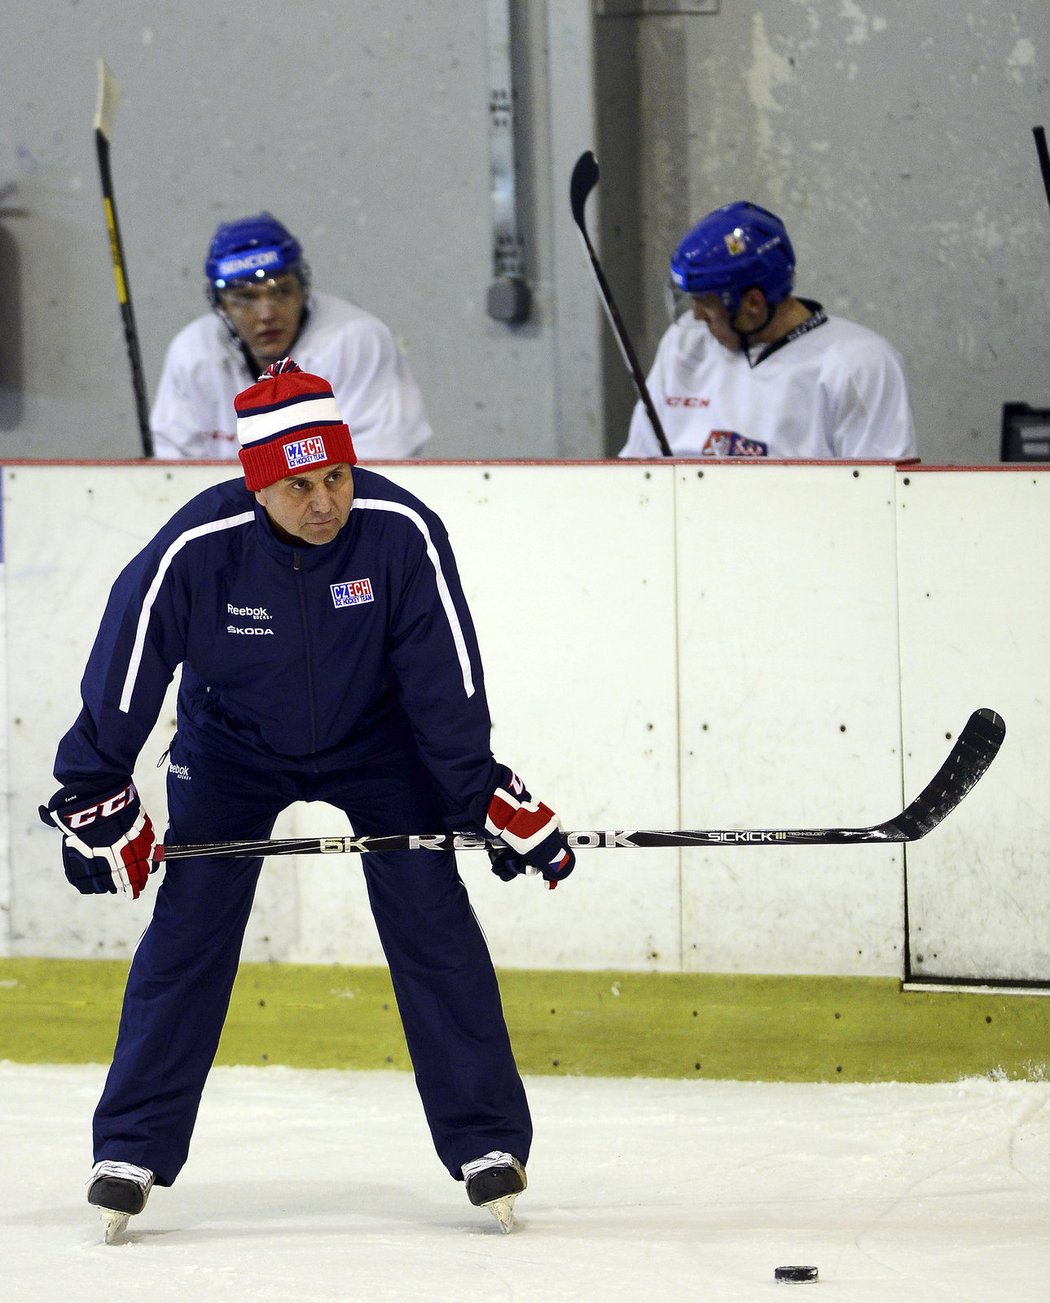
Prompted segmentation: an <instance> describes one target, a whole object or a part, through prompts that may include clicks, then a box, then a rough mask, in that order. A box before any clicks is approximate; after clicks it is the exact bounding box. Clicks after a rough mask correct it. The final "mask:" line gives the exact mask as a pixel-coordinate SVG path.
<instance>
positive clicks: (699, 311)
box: [693, 294, 740, 353]
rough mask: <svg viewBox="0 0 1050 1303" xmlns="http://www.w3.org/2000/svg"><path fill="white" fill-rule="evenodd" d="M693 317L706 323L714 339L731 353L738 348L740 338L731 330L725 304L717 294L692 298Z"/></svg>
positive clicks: (731, 326) (699, 295)
mask: <svg viewBox="0 0 1050 1303" xmlns="http://www.w3.org/2000/svg"><path fill="white" fill-rule="evenodd" d="M693 316H694V317H695V318H696V319H697V321H704V322H706V323H707V328H708V330H710V332H711V334H712V335H714V337H715V339H717V340H718V342H719V343H720V344H721V345H722V346H723V348H728V349H730V350H731V351H732V352H734V353H736V352H737V351H738V350H739V348H740V336H739V335H738V334H737V332H736V331H735V330H734V329H733V323H732V321H731V320H730V318H729V313H728V311H727V310H726V306H725V304H724V303H723V302H722V300H721V299H720V298H719V296H718V295H717V294H698V295H696V296H695V297H694V298H693Z"/></svg>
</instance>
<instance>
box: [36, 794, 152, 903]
mask: <svg viewBox="0 0 1050 1303" xmlns="http://www.w3.org/2000/svg"><path fill="white" fill-rule="evenodd" d="M40 818H41V819H42V820H43V822H44V823H46V824H48V825H51V824H55V825H57V826H58V827H59V828H60V829H61V830H62V833H63V837H62V867H63V868H64V869H65V871H66V877H67V878H68V879H69V881H70V882H71V883H72V884H73V886H74V887H76V889H77V891H80V892H83V893H84V895H91V894H93V893H95V892H102V891H109V892H117V891H125V892H127V891H130V892H131V895H132V898H133V899H137V898H138V896H139V895H140V894H141V892H142V889H143V887H145V885H146V879H147V878H148V877H149V875H150V874H151V873H152V872H153V870H154V869H155V868H156V867H157V866H156V865H155V864H154V863H153V859H152V856H153V847H154V844H155V842H156V840H157V839H156V837H155V836H154V833H153V824H152V822H151V821H150V817H149V815H148V814H147V813H146V812H145V810H143V808H142V803H141V801H140V800H139V794H138V792H137V791H136V790H135V784H134V783H128V784H126V786H124V787H118V788H117V789H116V791H113V792H108V793H105V794H104V795H102V796H82V795H81V794H80V793H79V792H77V791H76V790H75V789H73V788H71V787H63V788H62V789H61V790H60V791H58V792H56V793H55V794H54V796H53V797H52V798H51V800H50V801H49V802H48V804H47V805H42V806H41V807H40Z"/></svg>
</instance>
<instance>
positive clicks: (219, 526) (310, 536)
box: [41, 359, 573, 1238]
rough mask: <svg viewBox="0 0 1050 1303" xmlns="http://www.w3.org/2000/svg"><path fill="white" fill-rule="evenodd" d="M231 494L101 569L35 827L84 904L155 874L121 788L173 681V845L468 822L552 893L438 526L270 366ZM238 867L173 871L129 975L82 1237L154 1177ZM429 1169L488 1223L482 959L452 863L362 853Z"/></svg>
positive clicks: (512, 1180) (141, 819)
mask: <svg viewBox="0 0 1050 1303" xmlns="http://www.w3.org/2000/svg"><path fill="white" fill-rule="evenodd" d="M235 406H236V409H237V425H238V438H239V440H240V443H241V453H240V457H241V462H242V464H243V467H244V480H243V481H242V480H240V479H237V480H232V481H229V482H226V483H223V484H220V485H217V486H216V487H214V488H210V489H206V490H205V491H204V492H203V493H201V494H199V495H198V496H197V497H195V498H194V499H192V501H190V502H189V503H188V504H187V505H186V506H185V507H183V508H182V509H181V510H180V511H178V512H176V514H175V515H174V516H173V517H172V518H171V520H169V521H168V523H167V524H166V525H165V526H164V527H163V528H162V529H161V530H160V532H159V533H158V534H157V536H156V537H155V538H154V539H153V541H152V542H151V543H149V544H148V545H147V546H146V547H145V548H144V549H143V550H142V551H141V552H140V553H139V555H138V556H137V557H135V559H134V560H133V561H132V562H131V563H130V564H129V565H128V566H127V567H126V568H125V570H124V571H123V572H122V574H121V575H120V576H119V577H118V579H117V581H116V583H115V584H114V586H113V589H112V592H111V594H110V599H109V603H108V606H107V608H106V612H105V614H104V616H103V619H102V624H101V627H100V629H99V633H98V636H97V638H96V640H95V645H94V648H93V650H92V652H91V656H90V658H89V660H88V664H87V669H86V672H85V674H84V679H83V684H82V694H83V709H82V711H81V713H80V715H79V717H78V719H77V721H76V723H75V724H74V725H73V727H72V728H71V729H70V731H69V732H68V733H67V734H66V736H65V737H64V738H63V739H62V741H61V743H60V745H59V748H58V756H57V759H56V762H55V777H56V778H57V780H58V781H59V783H61V784H62V786H61V789H60V790H59V791H58V792H56V794H55V795H54V797H53V798H52V799H51V801H50V802H49V804H48V806H47V807H46V808H45V807H42V808H41V817H42V818H43V819H44V820H45V822H48V823H55V824H57V825H58V827H59V828H61V829H62V831H63V834H64V838H63V846H62V854H63V863H64V867H65V872H66V876H67V877H68V878H69V879H70V881H71V882H72V883H73V884H74V885H75V886H76V887H77V888H78V889H79V890H80V891H82V892H98V891H106V892H115V891H118V890H120V891H130V892H131V893H132V895H133V896H135V897H137V896H138V895H139V893H140V892H141V891H142V890H143V888H144V887H145V885H146V882H147V879H148V875H149V873H150V872H151V870H152V869H153V868H154V867H155V865H154V863H153V860H152V852H153V847H154V844H155V838H154V833H153V827H152V824H151V821H150V819H149V816H148V815H147V814H146V813H145V811H144V810H142V808H141V805H140V802H139V798H138V794H137V792H136V790H135V787H134V783H133V781H132V776H133V772H134V767H135V763H136V760H137V758H138V754H139V751H140V750H141V748H142V746H143V744H144V742H145V740H146V738H147V736H148V735H149V733H150V731H151V729H152V728H153V726H154V724H155V723H156V720H157V717H158V714H159V711H160V708H161V704H162V701H163V698H164V694H165V690H166V688H167V686H168V684H169V682H170V681H171V678H172V676H173V674H174V672H175V670H176V668H177V667H178V666H180V665H181V666H182V677H181V682H180V688H179V694H178V726H177V732H176V735H175V738H174V740H173V742H172V745H171V756H170V765H169V774H168V783H167V798H168V832H167V838H168V840H170V841H172V842H208V841H219V840H223V841H226V840H242V839H257V838H266V837H268V836H269V835H270V833H271V831H272V828H273V825H274V822H275V820H276V818H277V816H278V814H279V813H280V812H281V811H282V810H283V809H285V808H286V807H287V806H288V805H290V804H291V803H292V802H295V801H326V802H329V803H331V804H332V805H335V806H337V807H339V808H340V809H342V810H344V811H345V812H346V814H347V816H348V818H349V819H350V822H351V824H352V825H353V828H354V831H355V833H357V834H359V835H368V834H382V833H390V832H400V831H408V832H413V831H430V830H434V829H440V828H441V827H442V826H445V827H447V828H449V829H452V830H457V831H459V830H465V831H473V832H487V833H488V834H489V835H490V836H495V837H499V839H500V845H499V846H498V847H492V848H490V858H491V860H492V866H493V870H494V871H495V872H497V873H498V874H499V875H500V877H502V878H504V879H505V880H508V881H509V880H510V879H512V878H513V877H514V876H516V874H518V873H524V872H525V871H526V869H527V868H531V869H533V870H537V871H539V872H541V873H542V874H543V876H544V877H545V878H546V879H547V880H548V881H549V882H550V883H551V885H554V884H555V883H556V882H557V881H558V880H560V879H561V878H563V877H566V876H567V875H568V874H569V873H570V872H571V871H572V868H573V856H572V852H571V851H570V850H569V848H568V846H567V844H566V842H565V840H564V838H563V836H562V834H561V831H560V828H559V825H558V821H557V818H556V816H555V815H554V814H553V813H552V811H551V810H550V809H548V807H546V806H545V805H543V804H542V803H541V802H538V801H534V800H532V799H531V797H530V796H529V793H528V792H527V791H526V790H525V789H524V787H523V786H522V784H521V782H520V780H519V779H518V778H517V777H516V775H514V774H513V773H512V772H511V771H510V770H509V769H508V768H506V766H503V765H500V764H498V763H497V762H496V761H495V760H494V758H493V756H492V753H491V750H490V740H489V730H490V724H489V714H488V707H487V704H486V700H485V691H484V683H483V675H482V668H481V662H480V658H479V653H478V648H477V643H476V640H475V635H474V629H473V626H472V623H471V619H470V614H469V611H468V610H467V606H466V602H465V599H464V596H463V592H462V589H461V587H460V581H459V577H458V574H457V571H456V564H455V560H454V558H453V555H452V551H451V549H450V546H449V542H448V538H447V536H446V534H445V530H444V528H443V527H442V525H441V522H440V520H439V519H438V518H437V516H435V515H434V513H433V512H432V511H430V510H429V509H428V508H427V507H425V506H424V505H423V504H422V503H421V502H420V501H419V500H418V499H416V498H414V497H413V496H412V495H411V494H409V493H407V492H405V491H404V490H403V489H401V488H399V487H397V486H396V485H395V484H393V483H391V482H390V481H389V480H387V479H385V478H384V477H383V476H381V475H377V474H375V473H373V472H371V471H367V470H362V469H360V468H358V469H356V470H351V467H352V466H353V465H354V463H355V461H356V458H355V455H354V451H353V444H352V441H351V437H350V432H349V430H348V429H347V427H346V425H345V424H343V422H342V419H341V417H340V415H339V412H338V410H337V409H336V404H335V400H334V398H333V397H332V391H331V387H330V386H329V385H328V383H327V382H326V381H325V380H323V379H321V378H320V377H318V376H314V375H310V374H308V373H305V372H302V371H300V370H299V368H298V367H297V366H296V365H295V363H294V362H291V361H289V360H288V359H285V360H284V361H282V362H279V363H275V364H274V365H273V366H272V367H271V368H270V370H269V371H268V372H267V374H266V376H264V377H263V378H262V379H261V380H260V382H259V383H257V384H255V385H253V386H251V387H250V388H249V389H247V390H245V391H244V392H243V393H242V394H240V395H239V396H238V398H237V400H236V403H235ZM261 863H262V861H261V859H259V858H252V859H248V858H245V859H234V860H231V859H223V860H221V861H219V860H215V859H208V858H205V857H203V856H202V857H200V858H190V859H184V860H178V861H173V862H172V863H170V864H169V865H167V866H166V869H165V872H164V876H163V880H162V881H161V883H160V886H159V888H158V891H157V896H156V903H155V907H154V911H153V917H152V920H151V921H150V923H149V926H148V928H147V929H146V932H145V935H144V936H143V938H142V941H141V942H140V944H139V946H138V948H137V950H136V952H135V956H134V959H133V961H132V965H131V971H130V975H129V978H128V984H127V990H126V992H125V996H124V1006H123V1012H122V1015H121V1020H120V1030H119V1034H118V1038H117V1045H116V1049H115V1052H114V1058H113V1064H112V1067H111V1069H110V1072H109V1076H108V1079H107V1081H106V1085H105V1089H104V1092H103V1095H102V1098H101V1100H100V1102H99V1105H98V1108H97V1110H96V1113H95V1119H94V1150H95V1153H94V1156H95V1160H96V1164H95V1170H94V1173H93V1178H94V1179H93V1182H92V1184H91V1187H90V1190H89V1195H88V1198H89V1200H90V1201H91V1202H92V1203H94V1204H97V1205H98V1206H99V1207H100V1208H102V1210H103V1218H104V1220H105V1223H106V1232H107V1238H114V1237H115V1235H116V1234H117V1233H119V1231H121V1230H122V1229H123V1228H124V1226H125V1225H126V1223H127V1220H128V1217H129V1216H130V1215H131V1214H134V1213H137V1212H139V1211H141V1209H142V1208H143V1207H144V1206H145V1202H146V1198H147V1196H148V1194H149V1191H150V1189H151V1187H152V1186H153V1184H157V1185H161V1186H166V1185H170V1184H171V1183H172V1182H173V1181H174V1180H175V1178H176V1177H177V1175H178V1173H179V1171H180V1169H181V1168H182V1165H183V1163H184V1162H185V1161H186V1155H187V1151H188V1148H189V1143H190V1136H191V1133H192V1130H193V1126H194V1122H195V1119H196V1115H197V1108H198V1105H199V1101H200V1095H201V1091H202V1090H203V1087H204V1082H205V1079H206V1077H207V1075H208V1071H209V1069H210V1067H211V1064H212V1060H213V1058H214V1054H215V1050H216V1047H217V1045H218V1041H219V1035H220V1032H221V1030H222V1026H223V1021H224V1019H225V1016H226V1011H227V1007H228V1004H229V999H230V992H231V989H232V986H233V982H234V978H235V976H236V973H237V966H238V960H239V954H240V947H241V941H242V937H243V934H244V929H245V926H246V924H247V921H248V916H249V913H250V911H251V906H252V899H253V895H254V890H255V884H256V881H257V879H258V876H259V871H260V867H261ZM364 873H365V879H366V883H367V888H368V896H369V901H370V904H371V907H372V912H373V914H374V917H375V921H376V926H377V928H378V931H379V935H380V938H381V941H382V944H383V949H384V953H385V955H386V958H387V961H388V963H389V967H390V973H391V977H392V980H393V984H394V990H395V993H396V995H397V1001H398V1007H399V1010H400V1013H401V1018H402V1022H403V1025H404V1030H405V1036H406V1039H407V1042H408V1047H409V1051H410V1053H411V1057H412V1063H413V1067H414V1069H415V1074H416V1079H417V1082H418V1087H419V1092H420V1095H421V1098H422V1101H423V1107H424V1110H425V1112H426V1116H427V1120H428V1122H429V1125H430V1129H431V1133H432V1135H433V1139H434V1145H435V1148H436V1149H437V1152H438V1155H439V1157H440V1159H441V1161H442V1162H443V1163H444V1164H445V1166H446V1167H447V1168H448V1170H449V1172H450V1173H451V1174H452V1175H453V1176H454V1177H455V1178H457V1179H464V1180H465V1181H466V1183H467V1192H468V1195H469V1197H470V1199H471V1201H472V1202H473V1203H475V1204H479V1205H485V1206H489V1207H491V1208H492V1210H493V1211H494V1212H496V1214H497V1216H499V1217H500V1221H501V1224H502V1225H504V1227H505V1228H506V1226H507V1225H508V1224H509V1216H510V1208H511V1206H512V1204H513V1199H514V1197H515V1196H516V1194H517V1193H519V1192H520V1191H521V1190H522V1189H524V1186H525V1171H524V1165H525V1163H526V1162H527V1160H528V1155H529V1147H530V1143H531V1138H532V1126H531V1120H530V1117H529V1110H528V1104H527V1102H526V1098H525V1093H524V1089H523V1086H522V1083H521V1079H520V1077H519V1075H518V1071H517V1068H516V1066H515V1063H514V1059H513V1055H512V1052H511V1046H510V1041H509V1038H508V1035H507V1029H506V1025H505V1022H504V1018H503V1013H502V1007H501V1003H500V997H499V991H498V988H497V984H496V977H495V974H494V972H493V968H492V963H491V960H490V957H489V954H488V950H487V947H486V944H485V942H484V939H483V937H482V935H481V931H480V928H479V926H478V923H477V921H476V919H475V918H474V915H473V912H472V910H471V906H470V903H469V901H468V898H467V893H466V890H465V888H464V886H463V883H462V882H461V880H460V878H459V875H458V873H457V871H456V865H455V859H454V856H453V855H452V853H450V852H437V851H406V852H391V853H383V854H371V855H368V856H365V858H364Z"/></svg>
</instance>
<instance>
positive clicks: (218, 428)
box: [150, 294, 433, 461]
mask: <svg viewBox="0 0 1050 1303" xmlns="http://www.w3.org/2000/svg"><path fill="white" fill-rule="evenodd" d="M309 307H310V313H309V316H308V318H307V321H306V325H305V326H304V327H303V329H302V331H301V333H300V334H299V337H298V339H296V341H295V343H294V344H293V345H292V349H291V356H292V357H293V358H294V359H295V361H296V362H297V363H298V364H299V366H300V367H301V368H302V369H303V370H304V371H309V372H312V373H313V374H314V375H319V376H323V377H324V379H325V380H327V381H329V383H330V384H331V386H332V391H333V393H334V394H335V401H336V403H337V404H338V406H339V411H340V413H341V415H342V417H343V420H344V421H345V422H346V424H347V425H348V426H349V427H350V434H351V436H352V438H353V441H354V450H355V451H356V453H357V455H358V457H359V458H360V459H361V460H362V461H380V460H384V459H399V458H402V457H412V456H414V455H415V454H417V453H418V452H419V451H420V449H421V448H422V447H423V444H424V443H426V441H427V440H428V439H429V438H430V436H431V435H432V434H433V431H432V430H431V428H430V424H429V422H428V421H427V415H426V412H425V410H424V407H423V398H422V395H421V394H420V392H419V388H418V386H417V385H416V382H415V380H414V379H413V378H412V375H411V374H410V372H409V369H408V364H407V363H406V362H405V359H404V357H403V356H402V353H401V351H400V349H399V348H398V346H397V344H396V343H395V341H394V337H393V335H392V334H391V333H390V331H389V330H388V328H387V327H386V326H385V325H384V324H383V323H382V322H381V321H380V320H379V318H378V317H373V316H372V314H371V313H369V312H365V310H364V309H363V308H359V307H357V306H356V305H355V304H353V303H348V302H346V300H344V299H339V298H336V297H335V296H334V295H331V294H311V295H310V298H309ZM258 378H259V377H258V376H257V375H253V374H252V372H251V371H250V370H249V369H248V363H247V361H246V359H245V356H244V352H243V351H242V349H241V348H240V346H239V345H238V344H237V343H236V342H235V341H234V340H233V339H232V338H231V336H230V332H229V330H228V329H227V327H226V325H225V323H224V322H223V321H222V320H221V318H220V317H219V316H218V314H217V313H215V312H209V313H207V314H206V315H205V316H203V317H198V318H197V319H196V320H195V321H191V322H190V324H189V325H188V326H186V327H184V329H182V330H180V331H179V333H178V334H177V335H176V336H175V338H174V339H173V340H172V342H171V344H170V346H169V348H168V353H167V356H166V358H165V359H164V371H163V373H162V375H161V378H160V386H159V388H158V390H157V400H156V402H155V403H154V404H153V411H152V413H151V415H150V426H151V428H152V430H153V445H154V456H156V457H160V458H172V459H175V458H184V457H189V458H194V459H197V460H201V461H226V460H231V459H234V458H236V456H237V453H238V451H239V445H238V443H237V434H236V428H237V414H236V412H235V411H234V407H233V400H234V398H235V397H236V396H237V394H239V393H240V392H241V390H243V389H247V387H248V386H249V385H251V384H254V383H255V381H256V380H257V379H258Z"/></svg>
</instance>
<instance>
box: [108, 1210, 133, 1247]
mask: <svg viewBox="0 0 1050 1303" xmlns="http://www.w3.org/2000/svg"><path fill="white" fill-rule="evenodd" d="M101 1212H102V1233H103V1235H104V1236H105V1241H106V1243H107V1244H115V1243H116V1241H117V1240H119V1239H120V1237H121V1236H122V1235H123V1234H124V1232H125V1231H126V1230H127V1228H128V1222H129V1221H130V1220H131V1213H118V1212H114V1211H113V1209H112V1208H103V1209H102V1210H101Z"/></svg>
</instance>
